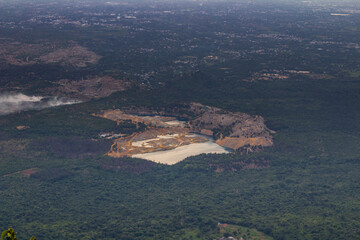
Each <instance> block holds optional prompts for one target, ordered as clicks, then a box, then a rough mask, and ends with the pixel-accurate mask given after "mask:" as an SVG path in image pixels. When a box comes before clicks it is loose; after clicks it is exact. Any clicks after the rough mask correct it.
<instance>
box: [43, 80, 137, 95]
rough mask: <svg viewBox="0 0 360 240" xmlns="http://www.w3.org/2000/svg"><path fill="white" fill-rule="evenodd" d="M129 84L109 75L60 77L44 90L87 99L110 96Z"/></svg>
mask: <svg viewBox="0 0 360 240" xmlns="http://www.w3.org/2000/svg"><path fill="white" fill-rule="evenodd" d="M129 85H130V83H129V82H127V81H125V80H122V79H115V78H113V77H111V76H103V77H99V76H89V77H87V78H85V79H81V80H69V79H62V80H60V81H58V82H56V83H55V86H54V87H52V88H50V89H46V91H47V92H51V93H52V94H55V95H60V96H69V97H72V98H78V99H82V100H89V99H92V98H103V97H107V96H110V95H111V94H112V93H114V92H118V91H123V90H125V89H126V88H128V87H129Z"/></svg>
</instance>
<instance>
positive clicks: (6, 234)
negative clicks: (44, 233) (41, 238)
mask: <svg viewBox="0 0 360 240" xmlns="http://www.w3.org/2000/svg"><path fill="white" fill-rule="evenodd" d="M15 236H16V232H15V231H14V229H12V228H9V229H8V230H5V231H3V233H2V234H1V238H0V240H19V239H18V238H16V237H15ZM30 240H36V238H35V237H32V238H30Z"/></svg>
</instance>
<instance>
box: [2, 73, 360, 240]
mask: <svg viewBox="0 0 360 240" xmlns="http://www.w3.org/2000/svg"><path fill="white" fill-rule="evenodd" d="M242 85H243V86H241V85H239V86H238V88H237V89H232V90H231V89H226V85H224V86H223V87H224V91H227V92H230V93H232V94H228V97H226V96H225V95H224V96H219V98H221V99H222V101H221V102H219V104H217V106H220V107H224V108H227V109H229V110H233V111H245V112H250V113H253V114H261V115H262V116H264V117H265V118H266V120H267V121H268V125H269V127H271V128H272V129H274V130H275V131H276V132H277V133H276V134H275V135H274V137H275V146H274V147H271V148H268V149H265V150H264V151H262V152H259V153H254V154H250V155H245V156H244V155H237V154H224V155H216V154H215V155H200V156H196V157H191V158H188V159H186V160H185V161H183V162H181V163H179V164H177V165H174V166H165V165H151V166H147V167H144V165H146V164H145V162H146V161H144V160H136V159H131V160H129V159H119V160H117V161H116V162H115V163H114V160H113V159H110V158H107V157H104V156H102V154H98V152H97V150H100V152H101V149H94V148H91V149H92V151H93V152H92V153H91V154H92V155H90V156H82V155H81V151H82V150H81V146H84V148H86V147H87V145H86V144H87V143H86V140H85V139H88V138H89V137H90V136H96V134H97V133H98V132H101V131H103V130H104V129H114V128H116V127H118V128H125V129H127V127H128V126H115V124H114V123H113V122H110V121H107V120H104V119H98V118H95V117H92V116H91V115H90V113H91V112H93V111H94V110H96V109H103V108H105V109H106V108H108V107H109V106H110V105H115V107H121V106H123V105H128V104H130V105H134V104H138V105H141V104H142V103H143V102H147V103H148V104H152V103H154V104H159V102H158V101H159V99H158V98H157V97H156V96H158V95H159V94H160V93H158V92H137V91H136V90H131V91H129V92H126V93H121V94H120V93H119V94H114V95H113V96H111V97H110V98H107V99H103V100H99V101H97V102H90V103H84V104H79V105H72V106H66V107H60V108H58V109H49V110H43V111H38V112H25V113H21V114H16V115H9V116H6V117H2V119H1V132H2V133H1V136H2V144H1V151H2V159H3V160H6V161H1V174H2V175H3V177H2V181H1V189H2V190H1V191H2V192H1V194H2V198H1V206H2V208H1V211H2V212H1V215H2V216H6V217H3V218H2V219H1V226H14V227H15V228H16V229H21V231H19V232H21V233H23V234H25V235H29V234H30V233H32V232H36V233H39V235H40V236H41V235H47V236H50V238H51V239H59V238H71V237H76V236H78V237H79V238H80V239H97V235H101V236H104V237H105V238H106V239H153V238H160V239H169V238H172V239H182V238H184V239H192V238H193V239H209V237H211V236H212V237H214V236H216V234H218V228H217V226H216V225H217V223H218V222H225V223H230V224H234V225H239V226H244V227H248V228H256V229H257V230H259V231H262V232H264V233H265V234H267V235H269V236H272V237H274V239H298V238H306V239H329V238H334V237H335V238H338V239H356V238H357V237H358V236H359V230H358V229H359V225H360V219H359V214H358V213H359V207H360V205H359V201H358V199H359V192H358V191H357V189H358V188H359V184H360V182H359V177H358V171H359V164H358V159H359V145H358V142H359V126H358V124H357V123H358V122H359V112H358V109H359V102H360V101H358V99H357V98H358V97H357V95H356V93H357V92H358V91H359V84H358V82H357V81H347V82H345V81H335V80H333V81H327V82H317V83H314V82H309V81H306V80H304V81H301V82H295V83H294V82H290V81H288V82H281V83H271V84H268V85H267V86H264V83H252V84H247V83H246V84H242ZM250 86H251V91H249V90H248V89H249V88H250ZM241 89H243V91H242V92H241ZM191 90H192V91H194V92H196V91H197V89H194V88H191V89H190V87H189V89H187V90H186V92H190V91H191ZM217 90H218V89H217ZM217 90H216V91H215V90H213V91H211V90H209V91H208V92H204V96H197V97H199V98H202V102H203V103H206V104H213V105H215V102H218V100H217V99H216V98H217V96H218V95H219V91H217ZM157 91H161V90H157ZM173 91H174V93H172V92H171V91H169V89H166V92H167V93H165V91H164V92H162V93H161V94H162V95H161V96H163V98H162V100H161V101H162V104H165V103H169V102H172V101H175V100H173V97H174V95H175V94H176V93H175V92H176V87H175V89H174V90H173ZM220 92H221V91H220ZM260 93H262V94H260ZM167 94H168V95H167ZM124 98H126V101H123V100H121V101H117V99H124ZM190 100H194V101H199V100H200V99H198V98H195V97H194V99H190V98H188V97H187V96H186V95H184V99H183V101H190ZM17 125H29V126H30V129H26V130H23V131H18V130H17V129H16V128H15V126H17ZM59 129H61V131H60V130H59ZM67 129H68V130H67ZM49 137H52V138H55V139H57V141H58V142H59V143H58V145H59V146H58V145H56V144H51V145H50V146H48V147H49V149H44V148H42V147H41V144H39V142H40V143H41V141H44V139H47V138H49ZM77 138H79V139H84V140H83V141H80V140H78V139H77ZM61 139H65V141H61ZM47 141H49V140H47ZM53 141H55V140H53ZM69 141H70V144H71V143H74V142H75V143H77V146H78V147H77V148H75V149H74V148H71V146H68V145H66V144H64V143H67V142H69ZM104 144H105V143H104ZM56 146H58V147H59V148H61V150H58V149H56ZM84 151H86V150H84ZM66 152H67V154H66ZM257 159H266V160H268V161H270V165H271V166H270V167H269V168H265V169H249V170H241V169H239V170H238V171H234V170H233V168H226V166H227V165H231V163H232V162H237V161H256V160H257ZM104 164H105V165H110V166H111V165H112V164H113V165H114V164H115V165H117V166H123V167H121V168H120V170H112V169H111V168H109V169H105V168H102V166H103V165H104ZM216 164H218V165H222V166H225V169H227V170H226V171H224V172H222V173H215V172H214V169H213V168H212V167H211V166H214V165H216ZM28 168H39V169H40V171H39V172H37V173H36V174H33V175H32V176H31V177H24V176H22V175H21V174H14V172H17V171H20V170H24V169H28ZM231 169H232V170H231ZM9 209H11V210H9ZM191 236H192V237H191Z"/></svg>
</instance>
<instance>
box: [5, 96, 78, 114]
mask: <svg viewBox="0 0 360 240" xmlns="http://www.w3.org/2000/svg"><path fill="white" fill-rule="evenodd" d="M74 103H80V101H76V100H70V99H65V98H59V97H41V96H27V95H25V94H22V93H0V116H1V115H7V114H10V113H16V112H21V111H26V110H39V109H44V108H49V107H56V106H60V105H69V104H74Z"/></svg>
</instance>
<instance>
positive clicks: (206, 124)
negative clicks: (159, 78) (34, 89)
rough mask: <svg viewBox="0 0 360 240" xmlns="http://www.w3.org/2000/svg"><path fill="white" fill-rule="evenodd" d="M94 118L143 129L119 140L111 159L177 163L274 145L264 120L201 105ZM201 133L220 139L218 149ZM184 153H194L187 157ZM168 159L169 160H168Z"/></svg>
mask: <svg viewBox="0 0 360 240" xmlns="http://www.w3.org/2000/svg"><path fill="white" fill-rule="evenodd" d="M180 113H181V114H180ZM93 115H94V116H98V117H103V118H107V119H110V120H113V121H116V122H117V123H118V124H120V123H121V122H123V121H131V122H133V123H135V124H136V126H137V128H138V129H140V128H141V129H142V131H139V132H136V133H133V134H131V135H129V136H122V137H120V138H117V139H115V142H114V144H113V145H112V146H111V149H110V151H109V152H108V155H109V156H111V157H124V156H135V157H142V158H146V159H149V160H152V161H156V162H161V163H166V164H174V163H177V162H179V161H181V160H182V159H184V158H185V157H187V156H192V155H197V154H201V153H219V152H221V153H225V152H228V151H226V150H225V149H224V148H222V147H226V148H231V149H233V150H235V151H238V150H239V151H242V150H244V149H245V152H246V153H248V152H252V151H255V150H257V149H258V148H259V147H269V146H272V145H273V141H272V136H271V134H270V130H269V129H268V128H267V127H266V126H265V124H264V119H263V118H262V117H260V116H254V117H253V116H250V115H248V114H245V113H232V112H228V111H224V110H222V109H219V108H214V107H210V106H204V105H201V104H198V103H192V104H190V105H184V106H180V107H178V108H171V110H166V109H161V110H156V111H155V110H151V109H143V108H141V109H140V108H139V109H134V108H129V109H125V110H119V109H115V110H106V111H102V112H100V113H97V114H93ZM178 117H186V118H187V119H189V120H188V121H187V122H185V121H178V120H177V118H178ZM193 133H197V134H193ZM199 134H205V135H210V136H211V137H214V138H215V139H217V140H216V144H217V145H218V147H216V146H217V145H216V144H215V143H213V142H211V141H210V140H209V139H208V138H207V137H205V136H204V135H203V136H202V135H199ZM195 143H196V144H198V145H196V146H199V147H200V145H201V147H200V148H199V149H200V151H198V150H199V149H195V150H194V149H193V148H191V147H190V146H189V147H186V149H185V150H184V146H188V145H190V144H195ZM220 146H221V147H220ZM180 147H182V148H181V149H180ZM177 148H179V149H177ZM175 149H176V151H175ZM201 149H202V150H201ZM181 150H184V151H185V152H188V153H193V154H190V155H189V154H184V152H183V151H181ZM160 151H161V153H160ZM157 152H159V154H157ZM155 153H156V154H155ZM166 154H170V155H166ZM160 155H163V156H160ZM164 156H166V158H168V159H164V158H163V157H164ZM170 156H171V157H170Z"/></svg>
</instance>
